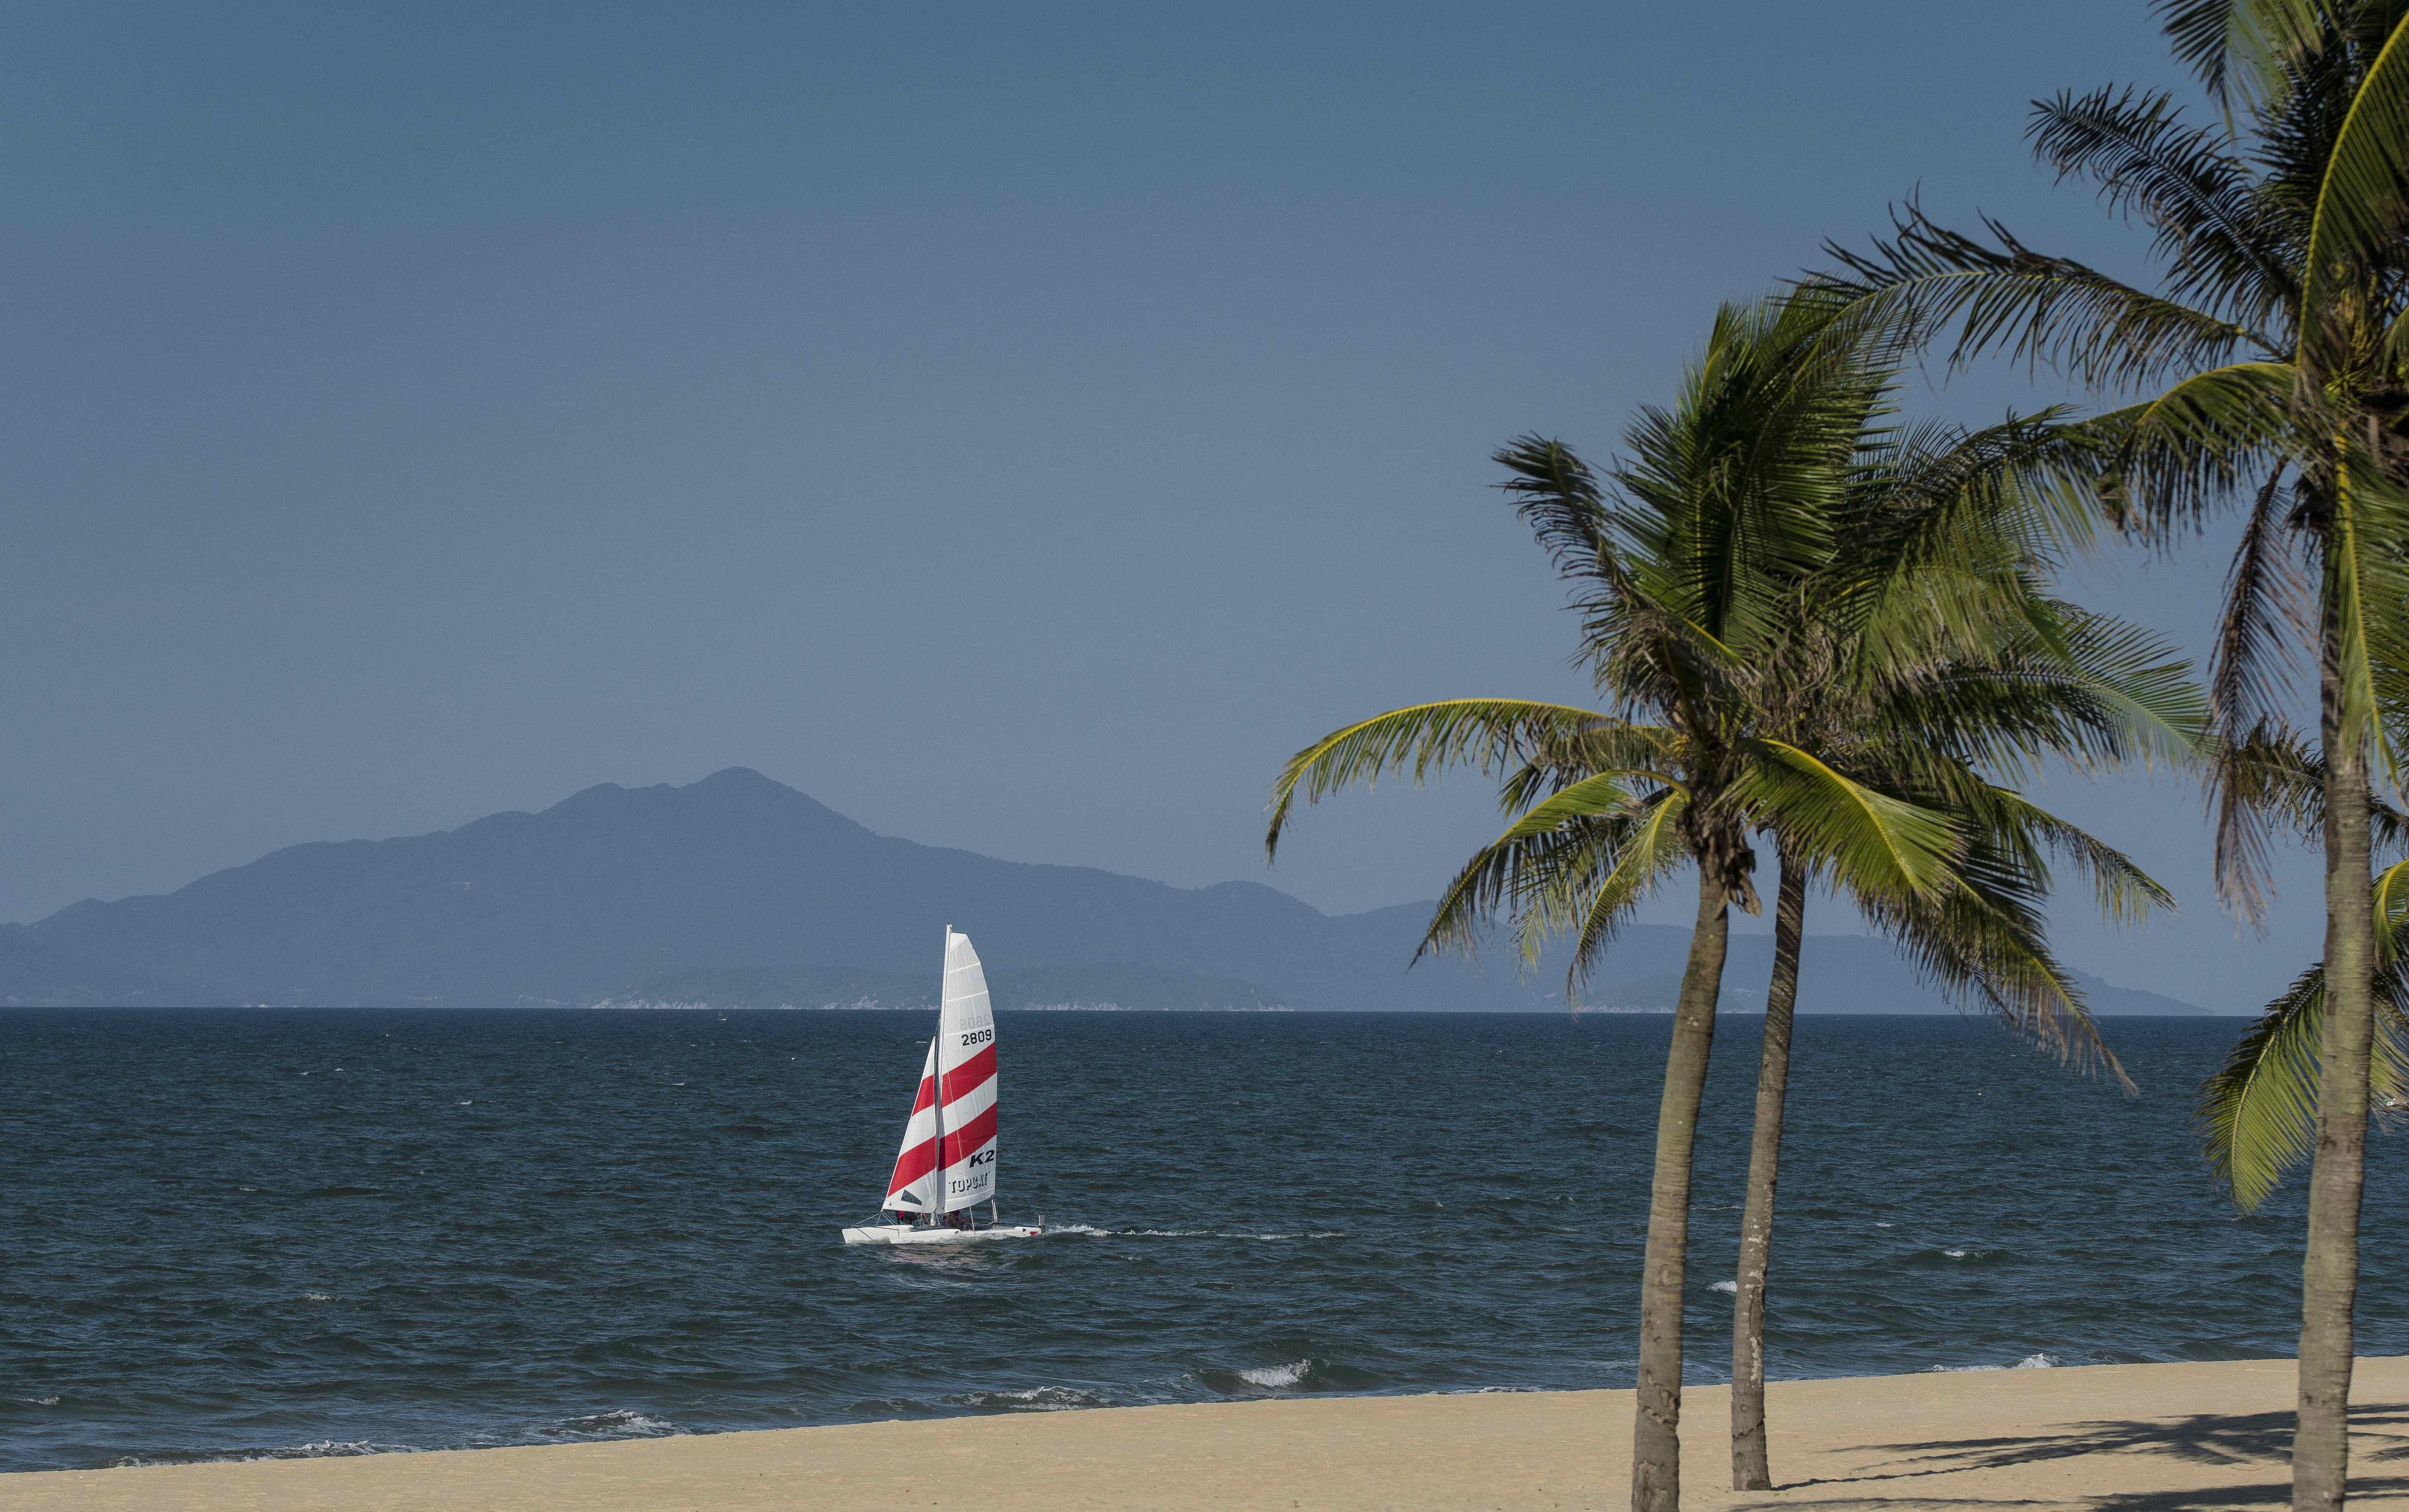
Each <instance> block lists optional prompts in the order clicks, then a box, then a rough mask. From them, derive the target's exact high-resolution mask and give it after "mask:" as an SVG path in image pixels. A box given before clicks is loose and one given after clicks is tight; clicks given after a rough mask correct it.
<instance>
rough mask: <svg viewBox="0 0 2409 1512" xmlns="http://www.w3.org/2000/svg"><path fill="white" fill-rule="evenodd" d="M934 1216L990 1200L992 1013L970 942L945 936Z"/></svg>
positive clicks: (963, 936) (992, 1188)
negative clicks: (940, 1142)
mask: <svg viewBox="0 0 2409 1512" xmlns="http://www.w3.org/2000/svg"><path fill="white" fill-rule="evenodd" d="M936 1048H937V1087H938V1089H939V1090H938V1105H937V1128H938V1130H939V1133H940V1136H941V1138H942V1140H943V1143H944V1150H943V1152H942V1153H943V1159H940V1160H939V1161H938V1165H939V1168H940V1179H939V1182H938V1186H937V1202H938V1205H937V1208H936V1211H938V1212H940V1213H951V1212H954V1211H955V1210H956V1209H959V1208H965V1207H969V1206H971V1205H973V1204H974V1203H977V1202H986V1201H988V1199H989V1198H991V1197H993V1196H994V1195H995V1156H996V1148H995V1013H994V1010H993V1009H991V1008H990V1007H989V1006H988V1001H987V973H986V972H983V971H981V970H979V958H978V952H976V951H974V950H973V949H972V948H971V937H970V936H969V935H966V934H956V933H955V932H954V931H953V930H952V929H947V930H946V931H945V996H944V998H943V1000H942V1001H941V1005H940V1007H939V1009H938V1012H937V1046H936Z"/></svg>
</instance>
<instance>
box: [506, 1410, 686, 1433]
mask: <svg viewBox="0 0 2409 1512" xmlns="http://www.w3.org/2000/svg"><path fill="white" fill-rule="evenodd" d="M539 1432H540V1433H542V1435H543V1436H544V1437H546V1438H570V1439H589V1438H668V1437H671V1435H673V1434H679V1433H685V1429H683V1428H680V1427H679V1426H678V1425H677V1424H675V1423H673V1422H671V1421H670V1420H669V1419H668V1418H656V1417H653V1416H652V1415H650V1414H649V1413H642V1412H631V1411H628V1410H627V1409H625V1408H622V1409H620V1410H619V1411H616V1412H596V1413H589V1414H587V1415H586V1416H584V1417H583V1418H563V1419H562V1420H560V1421H559V1422H556V1423H555V1424H553V1425H552V1426H551V1427H549V1428H545V1429H541V1430H539Z"/></svg>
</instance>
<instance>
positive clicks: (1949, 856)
mask: <svg viewBox="0 0 2409 1512" xmlns="http://www.w3.org/2000/svg"><path fill="white" fill-rule="evenodd" d="M1748 749H1749V751H1750V752H1751V754H1752V755H1753V756H1754V759H1753V760H1752V761H1750V762H1749V763H1748V765H1747V767H1746V768H1745V769H1744V770H1743V772H1742V773H1741V775H1740V776H1739V777H1738V779H1737V780H1736V781H1735V782H1734V783H1733V785H1732V788H1733V792H1734V793H1735V794H1736V795H1737V796H1738V798H1739V799H1741V800H1742V801H1743V802H1745V803H1747V804H1748V806H1749V809H1750V811H1751V813H1752V814H1754V815H1756V816H1757V822H1759V823H1761V824H1764V825H1766V826H1767V827H1768V828H1776V829H1779V830H1780V831H1781V833H1782V839H1783V841H1784V842H1786V843H1788V844H1789V845H1791V846H1792V847H1793V848H1794V849H1795V851H1796V854H1797V855H1798V856H1800V857H1803V858H1804V859H1805V860H1807V862H1808V863H1809V864H1810V865H1813V866H1816V867H1818V868H1820V869H1823V870H1826V871H1830V872H1831V873H1833V874H1834V875H1835V876H1836V877H1837V878H1838V879H1839V880H1840V881H1841V882H1842V884H1843V885H1844V886H1848V887H1849V888H1850V889H1851V890H1852V891H1855V892H1862V893H1867V894H1874V895H1882V896H1893V895H1895V896H1899V897H1921V896H1938V895H1939V894H1940V893H1942V892H1944V891H1946V890H1947V888H1948V887H1949V886H1950V885H1951V880H1952V875H1951V864H1952V863H1953V862H1954V861H1955V859H1956V857H1958V855H1959V854H1960V853H1961V852H1962V850H1963V837H1962V836H1961V835H1960V833H1959V830H1958V827H1957V825H1956V824H1955V821H1953V820H1952V819H1951V818H1950V816H1949V815H1948V814H1941V813H1937V812H1935V811H1933V810H1931V809H1927V808H1925V807H1922V806H1921V805H1919V804H1916V803H1912V802H1910V801H1908V800H1907V799H1900V798H1897V797H1894V796H1892V795H1890V794H1887V793H1882V792H1878V791H1876V790H1875V789H1873V788H1871V787H1868V786H1867V785H1864V784H1863V783H1859V782H1856V781H1854V779H1852V778H1850V777H1848V776H1846V775H1844V774H1843V773H1841V772H1839V771H1837V770H1833V768H1832V767H1830V766H1829V765H1827V764H1826V763H1825V762H1824V761H1822V760H1821V759H1819V758H1818V757H1816V756H1813V755H1812V754H1810V753H1809V752H1807V751H1804V750H1801V749H1799V748H1798V747H1797V746H1795V745H1792V744H1790V743H1789V742H1785V741H1776V740H1765V739H1759V740H1755V741H1752V742H1749V745H1748Z"/></svg>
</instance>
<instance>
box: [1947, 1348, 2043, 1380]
mask: <svg viewBox="0 0 2409 1512" xmlns="http://www.w3.org/2000/svg"><path fill="white" fill-rule="evenodd" d="M2065 1363H2066V1361H2063V1360H2060V1359H2058V1358H2057V1356H2056V1355H2053V1354H2046V1353H2042V1352H2040V1351H2035V1352H2034V1353H2032V1354H2028V1355H2027V1356H2025V1357H2024V1358H2023V1359H2022V1360H2019V1361H2016V1362H2015V1363H2014V1364H2012V1365H1927V1366H1926V1367H1925V1373H1926V1375H1980V1374H1982V1373H1983V1372H1985V1371H1994V1370H2053V1369H2056V1367H2057V1366H2059V1365H2063V1364H2065Z"/></svg>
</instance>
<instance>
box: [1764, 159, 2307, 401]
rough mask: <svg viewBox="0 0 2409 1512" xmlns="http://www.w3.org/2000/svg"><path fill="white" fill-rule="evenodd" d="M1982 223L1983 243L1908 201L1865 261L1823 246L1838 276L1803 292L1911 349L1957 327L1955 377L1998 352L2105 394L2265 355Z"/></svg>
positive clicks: (2254, 342)
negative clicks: (1869, 318)
mask: <svg viewBox="0 0 2409 1512" xmlns="http://www.w3.org/2000/svg"><path fill="white" fill-rule="evenodd" d="M1891 228H1892V234H1891V235H1890V236H1889V237H1888V238H1877V239H1876V240H1875V242H1874V244H1873V247H1872V250H1870V251H1869V252H1855V251H1853V250H1851V249H1849V248H1846V247H1843V246H1841V245H1839V243H1837V242H1827V243H1825V254H1826V255H1827V256H1829V257H1831V258H1832V259H1833V260H1834V261H1835V262H1837V263H1838V264H1839V267H1840V271H1838V272H1835V273H1830V274H1825V275H1820V276H1818V277H1817V278H1816V279H1814V280H1811V281H1810V282H1812V283H1813V284H1815V285H1816V286H1818V287H1819V288H1825V289H1828V290H1832V291H1837V292H1838V293H1839V294H1842V295H1847V296H1850V297H1853V298H1854V299H1857V300H1861V301H1865V302H1868V304H1869V305H1871V306H1872V307H1873V308H1876V309H1880V310H1886V311H1888V312H1889V318H1890V319H1892V320H1893V321H1895V322H1896V323H1897V328H1898V329H1900V330H1901V331H1903V332H1905V333H1908V334H1909V336H1910V338H1911V339H1913V340H1915V341H1917V342H1919V343H1922V342H1928V341H1932V340H1935V339H1938V338H1941V337H1942V336H1943V335H1944V334H1945V333H1947V332H1948V331H1949V330H1950V329H1951V328H1952V327H1955V337H1954V344H1953V346H1952V349H1951V351H1950V353H1949V362H1950V364H1951V365H1952V366H1953V367H1956V366H1963V365H1964V364H1966V363H1968V362H1969V361H1971V360H1972V359H1973V358H1974V357H1975V356H1977V355H1979V354H1980V353H1984V352H1992V351H2001V350H2004V351H2005V352H2006V353H2008V354H2009V355H2010V356H2011V357H2012V359H2013V360H2015V361H2018V362H2022V363H2025V364H2027V366H2033V367H2037V366H2039V365H2041V364H2043V363H2048V364H2051V365H2054V366H2056V367H2059V368H2061V369H2063V370H2065V371H2067V372H2070V373H2071V374H2073V375H2074V376H2076V377H2077V378H2080V379H2082V380H2083V381H2084V382H2088V383H2095V384H2099V385H2102V386H2106V387H2111V388H2113V387H2119V386H2123V385H2125V384H2128V383H2137V382H2147V381H2149V380H2152V379H2155V378H2159V377H2162V376H2164V375H2167V374H2170V373H2173V372H2180V371H2186V370H2191V369H2197V368H2200V367H2213V366H2217V365H2221V364H2223V363H2225V362H2227V361H2228V360H2229V359H2230V358H2231V356H2232V355H2233V353H2235V352H2236V351H2238V350H2240V349H2241V348H2243V347H2244V346H2245V345H2247V346H2258V347H2259V348H2260V350H2265V348H2264V346H2263V344H2262V343H2261V342H2260V341H2259V338H2258V335H2257V333H2255V332H2253V331H2252V330H2250V329H2249V328H2248V327H2246V326H2244V325H2243V324H2239V323H2238V322H2235V321H2231V320H2225V319H2220V318H2218V317H2217V316H2215V315H2213V314H2210V313H2208V312H2207V311H2204V310H2195V309H2192V308H2191V307H2190V306H2188V305H2185V304H2183V303H2182V302H2181V301H2179V300H2174V299H2169V298H2166V297H2164V296H2162V295H2155V294H2151V293H2149V292H2147V291H2145V290H2142V289H2137V288H2134V287H2133V286H2132V285H2130V284H2128V283H2126V282H2124V281H2122V280H2119V279H2115V278H2112V277H2110V276H2109V275H2107V274H2105V273H2102V272H2100V271H2099V269H2097V268H2094V267H2091V266H2086V265H2084V264H2083V263H2079V262H2076V261H2074V260H2073V259H2071V258H2066V257H2055V256H2051V255H2048V254H2046V253H2042V252H2035V251H2033V250H2032V249H2031V248H2029V247H2027V246H2026V245H2025V244H2024V243H2023V242H2021V241H2019V240H2017V239H2016V238H2015V236H2014V235H2013V234H2012V233H2011V232H2010V231H2009V230H2008V228H2007V227H2006V226H2005V225H2003V224H2001V223H1999V222H1998V221H1995V220H1990V219H1988V218H1985V219H1984V220H1983V229H1984V230H1985V231H1986V232H1987V233H1988V234H1989V237H1990V240H1989V241H1983V240H1980V239H1977V238H1973V237H1969V236H1966V235H1964V234H1963V233H1960V232H1957V231H1953V230H1951V229H1950V228H1948V227H1946V226H1943V225H1941V224H1940V223H1937V222H1935V221H1933V220H1931V219H1929V218H1928V217H1926V215H1925V213H1924V211H1923V209H1922V207H1921V206H1919V205H1918V204H1916V203H1915V202H1914V201H1910V202H1909V203H1908V204H1907V206H1906V207H1905V208H1904V209H1899V210H1894V211H1893V212H1892V216H1891Z"/></svg>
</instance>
